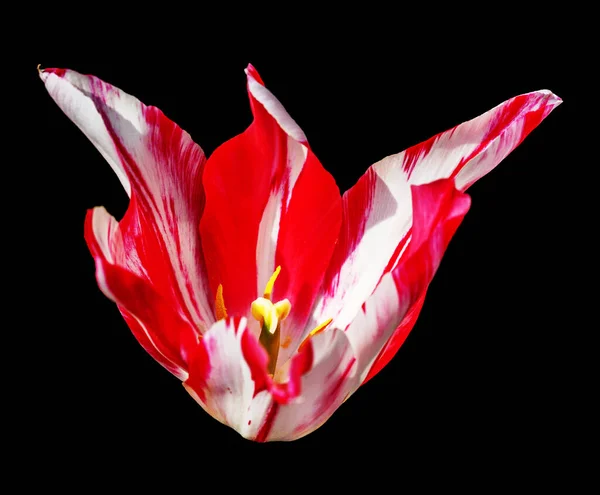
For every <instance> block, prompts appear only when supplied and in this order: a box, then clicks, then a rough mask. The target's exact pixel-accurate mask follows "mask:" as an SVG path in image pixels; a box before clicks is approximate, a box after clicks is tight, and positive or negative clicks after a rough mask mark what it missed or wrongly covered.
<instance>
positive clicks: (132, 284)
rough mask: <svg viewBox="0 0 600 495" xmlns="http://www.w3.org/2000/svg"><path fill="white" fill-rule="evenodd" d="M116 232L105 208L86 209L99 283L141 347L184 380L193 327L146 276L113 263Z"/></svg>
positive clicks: (193, 343)
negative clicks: (138, 274) (115, 304)
mask: <svg viewBox="0 0 600 495" xmlns="http://www.w3.org/2000/svg"><path fill="white" fill-rule="evenodd" d="M118 233H119V225H118V223H117V221H116V220H115V219H114V218H113V217H112V216H111V215H109V214H108V213H107V212H106V210H105V209H104V208H102V207H99V208H95V209H93V210H89V211H88V214H87V217H86V221H85V239H86V241H87V243H88V246H89V248H90V252H91V253H92V256H93V257H94V261H95V262H96V279H97V281H98V286H99V287H100V289H101V290H102V292H103V293H104V294H105V295H106V296H107V297H108V298H109V299H111V300H112V301H114V302H115V303H117V305H118V307H119V310H120V311H121V313H122V314H123V317H124V318H125V321H126V322H127V323H128V325H129V328H130V329H131V331H132V332H133V334H134V336H135V337H136V338H137V340H138V341H139V343H140V344H141V345H142V347H143V348H144V349H145V350H146V351H147V352H148V353H149V354H150V355H151V356H152V357H153V358H154V359H156V360H157V361H158V362H159V363H160V364H162V365H163V366H164V367H165V368H166V369H167V370H169V371H170V372H171V373H173V374H174V375H175V376H177V377H178V378H179V379H181V380H185V379H186V378H187V369H188V358H189V353H190V352H191V351H192V350H194V349H195V348H196V346H197V344H198V338H199V337H198V333H197V331H196V328H195V327H194V325H193V324H192V323H190V322H189V321H188V320H186V319H185V318H182V317H181V315H180V314H179V313H178V312H177V310H176V308H173V307H172V306H171V304H170V303H169V302H168V301H166V300H165V299H164V298H163V297H162V296H161V295H159V294H158V293H157V292H156V291H155V290H154V289H153V288H152V287H151V285H150V284H149V283H148V282H147V280H145V279H142V278H141V277H138V276H137V275H136V274H134V273H132V272H131V271H128V270H126V269H125V268H123V267H122V266H120V265H118V264H116V263H115V258H114V256H113V250H112V249H111V245H112V244H113V243H114V241H115V236H116V235H118Z"/></svg>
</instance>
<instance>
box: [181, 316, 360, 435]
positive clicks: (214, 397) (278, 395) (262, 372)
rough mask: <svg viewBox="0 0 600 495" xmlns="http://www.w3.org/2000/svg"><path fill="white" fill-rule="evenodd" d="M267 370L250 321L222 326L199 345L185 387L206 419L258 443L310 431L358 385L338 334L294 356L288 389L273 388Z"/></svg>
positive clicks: (319, 339) (315, 340) (321, 336)
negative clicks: (219, 423)
mask: <svg viewBox="0 0 600 495" xmlns="http://www.w3.org/2000/svg"><path fill="white" fill-rule="evenodd" d="M266 365H267V356H266V353H265V351H264V350H263V349H262V347H260V345H259V343H258V341H257V339H256V337H255V336H254V335H253V334H252V333H251V331H250V330H249V329H248V328H247V326H246V319H245V318H241V319H240V318H237V319H232V318H230V319H228V320H221V321H218V322H217V323H215V324H214V325H213V326H212V327H211V328H210V330H209V331H208V332H207V333H206V334H204V337H203V339H202V340H201V341H200V343H199V345H198V347H197V350H196V351H195V353H194V354H193V356H192V358H191V366H190V376H189V378H188V380H187V381H186V382H185V384H184V385H185V387H186V389H187V390H188V392H190V394H191V395H192V396H193V397H194V398H195V399H196V400H197V401H198V402H199V403H200V405H201V406H202V407H203V408H204V409H205V410H206V411H207V412H208V413H209V414H211V415H212V416H213V417H215V418H216V419H218V420H219V421H221V422H222V423H224V424H226V425H228V426H230V427H232V428H234V429H235V430H236V431H238V433H240V434H241V435H242V436H244V437H245V438H248V439H251V440H256V441H259V442H266V441H272V440H294V439H296V438H299V437H301V436H304V435H306V434H308V433H310V432H311V431H313V430H315V429H316V428H318V427H319V426H320V425H321V424H323V423H324V422H325V421H326V420H327V418H329V416H331V414H333V412H334V411H335V410H336V409H337V408H338V407H339V406H340V404H341V403H342V402H343V401H344V399H345V398H346V396H347V394H348V392H349V391H350V390H351V389H354V388H356V386H357V385H356V376H355V374H354V371H355V359H354V354H353V352H352V348H351V346H350V344H349V342H348V339H347V338H346V336H345V334H344V332H342V331H341V330H336V329H332V330H330V331H325V332H323V333H321V334H319V335H316V336H315V337H313V338H311V339H310V340H309V341H308V342H307V343H306V344H305V345H304V346H303V348H302V350H301V351H300V352H299V353H298V354H296V355H295V356H294V358H293V360H292V364H291V366H290V376H289V380H288V381H287V382H286V383H283V384H277V383H274V382H273V381H272V379H271V377H270V376H269V375H267V372H266Z"/></svg>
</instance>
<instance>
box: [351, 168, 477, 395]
mask: <svg viewBox="0 0 600 495" xmlns="http://www.w3.org/2000/svg"><path fill="white" fill-rule="evenodd" d="M411 192H412V197H413V212H414V214H413V218H414V222H413V234H412V240H411V244H410V246H409V247H408V249H407V254H406V257H405V258H403V259H402V260H401V262H400V263H399V264H398V266H396V267H395V268H394V269H393V270H392V271H391V272H388V273H386V274H385V275H384V276H383V278H382V279H381V282H380V283H379V285H378V286H377V288H376V289H375V292H374V293H373V294H372V295H371V296H370V297H369V298H368V299H367V301H366V303H365V304H364V305H362V307H361V310H360V311H359V312H358V313H357V315H356V317H355V318H354V320H353V321H352V323H351V324H350V325H349V326H348V328H347V330H346V335H347V337H348V340H350V343H351V344H352V347H353V349H354V352H355V353H356V356H357V360H358V371H357V373H358V382H359V383H362V382H364V380H365V379H366V377H367V376H368V374H369V371H370V370H371V368H372V366H373V363H374V362H375V361H376V359H377V358H378V356H380V355H381V351H382V349H383V348H384V347H385V346H386V344H387V343H388V341H389V340H390V338H391V337H392V336H393V335H394V333H395V331H396V329H398V328H399V329H400V331H401V332H403V333H404V335H401V336H399V337H398V338H399V339H400V340H402V341H403V340H404V339H405V338H406V335H407V334H408V332H409V331H410V330H411V329H412V326H413V325H414V319H416V316H415V315H414V314H411V312H412V311H416V312H417V313H418V311H419V309H420V305H421V304H422V299H423V297H424V294H425V291H426V290H427V287H428V286H429V283H430V282H431V280H432V278H433V276H434V274H435V272H436V270H437V268H438V266H439V264H440V262H441V260H442V256H443V254H444V252H445V250H446V247H447V246H448V243H449V242H450V239H451V238H452V236H453V235H454V232H455V231H456V229H457V228H458V226H459V225H460V222H461V221H462V219H463V217H464V216H465V214H466V213H467V211H468V209H469V206H470V198H469V196H467V195H466V194H464V193H462V192H460V191H458V190H457V189H456V188H455V186H454V180H453V179H442V180H439V181H436V182H433V183H430V184H425V185H421V186H412V187H411ZM405 319H407V320H406V321H405V322H404V320H405Z"/></svg>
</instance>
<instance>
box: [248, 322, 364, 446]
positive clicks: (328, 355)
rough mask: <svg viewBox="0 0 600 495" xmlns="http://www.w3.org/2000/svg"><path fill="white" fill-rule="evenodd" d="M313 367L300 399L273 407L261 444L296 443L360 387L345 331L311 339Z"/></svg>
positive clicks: (307, 374) (302, 388)
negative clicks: (268, 442)
mask: <svg viewBox="0 0 600 495" xmlns="http://www.w3.org/2000/svg"><path fill="white" fill-rule="evenodd" d="M307 345H310V346H312V354H313V364H312V366H311V368H310V370H309V371H308V372H306V374H304V375H303V376H302V380H301V395H300V396H299V397H298V398H297V399H296V400H295V401H292V402H290V403H288V404H277V403H274V404H273V405H272V407H271V408H270V409H269V411H268V414H267V417H266V420H265V422H264V424H263V428H262V431H261V435H262V436H261V438H258V440H261V441H273V440H286V441H287V440H295V439H298V438H301V437H303V436H305V435H308V434H309V433H311V432H313V431H314V430H316V429H317V428H318V427H319V426H321V425H322V424H323V423H325V421H327V419H329V417H330V416H331V415H332V414H333V413H334V412H335V410H336V409H337V408H338V407H340V406H341V405H342V403H343V402H344V400H346V398H347V397H348V395H349V394H350V393H351V391H353V390H355V389H356V388H357V387H358V386H359V382H358V381H357V378H358V377H357V375H356V359H355V356H354V351H353V349H352V347H351V346H350V343H349V339H348V338H346V335H345V334H344V332H343V331H341V330H339V329H335V328H332V329H330V330H326V331H324V332H322V333H320V334H317V335H315V336H314V337H313V338H311V339H310V340H309V341H308V343H307Z"/></svg>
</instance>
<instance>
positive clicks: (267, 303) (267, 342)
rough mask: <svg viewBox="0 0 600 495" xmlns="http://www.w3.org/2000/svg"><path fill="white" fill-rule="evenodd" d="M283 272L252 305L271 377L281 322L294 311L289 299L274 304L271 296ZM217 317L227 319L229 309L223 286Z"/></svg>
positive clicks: (273, 277)
mask: <svg viewBox="0 0 600 495" xmlns="http://www.w3.org/2000/svg"><path fill="white" fill-rule="evenodd" d="M280 272H281V266H278V267H277V269H276V270H275V272H274V273H273V275H271V278H270V279H269V281H268V282H267V285H266V286H265V291H264V293H263V296H262V297H258V298H256V299H255V300H254V301H253V302H252V305H251V308H250V309H251V311H252V316H253V317H254V318H255V319H256V320H257V321H258V322H259V323H260V326H261V332H260V337H259V342H260V344H261V345H262V346H263V347H264V349H265V350H266V351H267V354H268V356H269V364H268V365H267V370H268V372H269V373H270V374H271V375H274V374H275V369H276V367H277V357H278V355H279V340H280V334H281V328H280V327H281V322H282V321H283V320H285V319H286V318H287V316H288V315H289V314H290V311H291V309H292V304H291V303H290V301H289V300H288V299H282V300H281V301H277V302H276V303H273V301H272V300H271V295H272V294H273V286H274V285H275V281H276V280H277V277H278V276H279V273H280ZM215 316H216V318H217V320H220V319H222V318H227V309H226V308H225V300H224V299H223V286H222V285H221V284H219V287H217V294H216V296H215ZM331 321H332V319H331V318H329V319H328V320H327V321H325V322H323V323H321V324H320V325H319V326H317V327H316V328H315V329H314V330H312V331H311V332H310V333H309V334H308V336H307V337H306V338H305V339H304V341H303V342H302V343H301V344H300V347H299V349H302V347H303V346H304V345H305V344H306V342H307V341H308V339H309V338H311V337H313V336H314V335H316V334H318V333H320V332H322V331H323V330H325V328H326V327H327V326H328V325H329V324H330V323H331Z"/></svg>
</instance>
